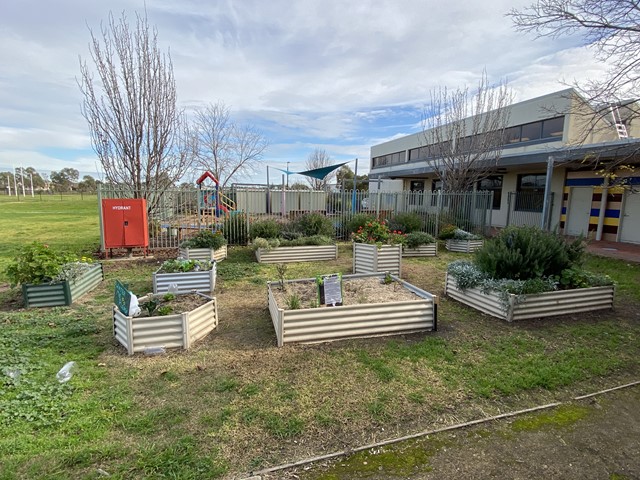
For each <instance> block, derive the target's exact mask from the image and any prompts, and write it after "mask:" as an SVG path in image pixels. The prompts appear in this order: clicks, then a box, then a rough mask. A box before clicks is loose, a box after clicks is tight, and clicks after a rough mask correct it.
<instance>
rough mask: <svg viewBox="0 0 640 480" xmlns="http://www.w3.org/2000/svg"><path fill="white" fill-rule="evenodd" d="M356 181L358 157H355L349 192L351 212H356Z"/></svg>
mask: <svg viewBox="0 0 640 480" xmlns="http://www.w3.org/2000/svg"><path fill="white" fill-rule="evenodd" d="M357 181H358V159H357V158H356V171H355V173H354V174H353V192H352V193H351V213H356V186H357Z"/></svg>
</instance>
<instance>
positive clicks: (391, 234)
mask: <svg viewBox="0 0 640 480" xmlns="http://www.w3.org/2000/svg"><path fill="white" fill-rule="evenodd" d="M351 239H352V240H353V241H354V242H356V243H375V244H386V245H398V244H404V243H405V242H406V236H405V235H404V234H403V233H402V232H400V231H398V230H389V227H388V226H387V223H386V222H385V221H384V220H381V221H380V220H371V221H369V222H367V223H365V224H364V225H362V226H360V227H358V230H357V231H356V232H354V233H352V234H351Z"/></svg>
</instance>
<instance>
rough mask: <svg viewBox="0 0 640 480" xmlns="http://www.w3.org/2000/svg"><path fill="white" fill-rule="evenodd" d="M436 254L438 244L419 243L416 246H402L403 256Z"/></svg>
mask: <svg viewBox="0 0 640 480" xmlns="http://www.w3.org/2000/svg"><path fill="white" fill-rule="evenodd" d="M436 255H438V244H437V243H430V244H428V245H419V246H417V247H416V248H409V247H403V248H402V256H403V257H435V256H436Z"/></svg>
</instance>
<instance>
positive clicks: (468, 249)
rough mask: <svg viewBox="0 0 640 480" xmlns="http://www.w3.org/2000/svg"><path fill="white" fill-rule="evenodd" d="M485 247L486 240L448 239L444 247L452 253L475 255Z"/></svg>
mask: <svg viewBox="0 0 640 480" xmlns="http://www.w3.org/2000/svg"><path fill="white" fill-rule="evenodd" d="M483 245H484V240H457V239H454V238H450V239H448V240H447V241H446V242H445V244H444V247H445V248H446V249H447V250H449V251H450V252H461V253H473V252H475V251H476V250H478V249H480V248H481V247H482V246H483Z"/></svg>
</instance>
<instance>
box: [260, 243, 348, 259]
mask: <svg viewBox="0 0 640 480" xmlns="http://www.w3.org/2000/svg"><path fill="white" fill-rule="evenodd" d="M336 258H338V246H337V245H305V246H297V247H275V248H271V249H266V248H258V249H257V250H256V260H258V263H291V262H321V261H323V260H335V259H336Z"/></svg>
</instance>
